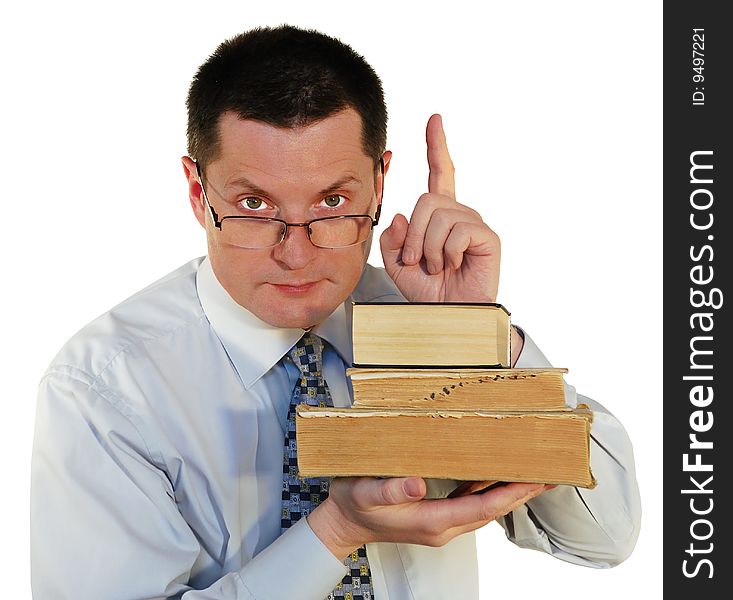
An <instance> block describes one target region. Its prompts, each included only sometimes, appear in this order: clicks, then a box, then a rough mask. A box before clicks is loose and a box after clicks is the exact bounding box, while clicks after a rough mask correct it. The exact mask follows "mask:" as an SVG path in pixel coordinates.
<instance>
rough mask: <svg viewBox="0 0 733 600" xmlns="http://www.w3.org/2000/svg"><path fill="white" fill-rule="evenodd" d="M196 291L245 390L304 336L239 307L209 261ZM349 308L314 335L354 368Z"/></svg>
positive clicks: (200, 272)
mask: <svg viewBox="0 0 733 600" xmlns="http://www.w3.org/2000/svg"><path fill="white" fill-rule="evenodd" d="M196 289H197V291H198V295H199V299H200V301H201V306H202V307H203V309H204V313H205V314H206V317H207V318H208V320H209V323H210V324H211V327H212V329H213V330H214V332H215V333H216V335H217V336H218V338H219V339H220V340H221V343H222V345H223V346H224V349H225V350H226V352H227V354H228V355H229V358H230V360H231V361H232V364H233V365H234V367H235V368H236V369H237V373H239V377H240V379H241V380H242V383H243V384H244V387H245V388H250V387H251V386H252V385H254V384H255V383H256V382H257V380H259V379H260V377H262V376H263V375H264V374H265V373H267V371H269V370H270V369H271V368H272V367H273V366H275V364H277V363H278V362H279V361H280V359H281V358H282V357H283V356H284V355H285V354H286V353H287V352H288V350H290V348H292V347H293V346H294V345H295V343H296V342H297V341H298V340H299V339H300V338H301V337H302V335H303V333H304V330H303V329H300V328H286V327H275V326H273V325H270V324H269V323H265V322H264V321H262V320H261V319H260V318H258V317H256V316H255V315H253V314H252V313H251V312H250V311H248V310H247V309H246V308H244V307H243V306H241V305H240V304H238V303H237V302H236V301H235V300H234V299H233V298H232V297H231V296H230V295H229V293H228V292H227V291H226V290H225V289H224V288H223V287H222V285H221V283H219V280H218V279H217V278H216V275H215V274H214V270H213V269H212V267H211V262H210V261H209V258H208V257H205V258H204V260H203V261H201V264H200V265H199V268H198V272H197V273H196ZM347 305H348V306H349V308H350V306H351V299H350V298H349V299H347V301H346V302H344V303H342V304H340V305H339V306H338V307H337V308H336V310H334V311H333V313H331V314H330V315H329V316H328V317H327V318H326V319H325V320H324V321H323V322H322V323H320V324H319V325H317V326H315V327H314V328H313V330H312V331H313V333H315V334H316V335H319V336H320V337H322V338H323V339H324V340H326V341H327V342H328V343H329V344H331V346H333V347H334V348H335V349H336V351H337V352H338V353H339V355H340V356H341V359H342V360H343V361H344V362H345V363H346V364H347V365H351V364H352V362H353V351H352V347H351V327H350V325H349V324H350V315H349V312H350V311H348V310H347Z"/></svg>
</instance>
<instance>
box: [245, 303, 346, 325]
mask: <svg viewBox="0 0 733 600" xmlns="http://www.w3.org/2000/svg"><path fill="white" fill-rule="evenodd" d="M290 308H291V310H289V311H287V312H282V313H281V312H279V311H277V310H274V311H270V312H268V313H267V314H264V315H257V316H258V317H259V318H260V319H262V320H263V321H265V322H266V323H268V324H270V325H272V326H273V327H282V328H284V329H293V328H298V327H299V328H300V329H309V328H310V327H315V326H316V325H318V324H319V323H321V322H322V321H325V320H326V318H327V317H328V315H330V314H331V313H332V312H333V311H334V310H335V307H333V308H331V309H323V308H309V307H307V306H304V307H300V306H293V305H290Z"/></svg>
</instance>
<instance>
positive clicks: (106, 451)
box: [30, 367, 346, 600]
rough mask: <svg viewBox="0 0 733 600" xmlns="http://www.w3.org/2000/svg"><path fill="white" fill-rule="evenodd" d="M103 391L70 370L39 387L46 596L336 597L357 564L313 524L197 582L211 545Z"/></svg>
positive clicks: (34, 518) (40, 538)
mask: <svg viewBox="0 0 733 600" xmlns="http://www.w3.org/2000/svg"><path fill="white" fill-rule="evenodd" d="M92 384H93V382H92V380H91V378H90V377H89V376H88V375H86V374H85V373H83V372H79V371H78V370H75V369H72V368H70V367H69V368H57V369H56V370H55V371H53V372H51V373H49V374H47V375H46V376H45V377H44V379H43V380H42V382H41V385H40V388H39V396H38V403H37V411H36V429H35V434H34V441H33V456H32V465H31V540H30V541H31V578H32V588H33V597H34V598H35V599H37V600H51V599H53V600H66V599H72V598H73V599H74V600H99V599H100V598H104V599H105V600H116V599H119V600H130V599H132V598H149V599H167V598H176V599H178V598H183V599H184V600H221V599H248V600H254V599H260V600H267V599H274V598H282V597H291V598H303V599H305V598H313V599H314V600H316V599H317V600H322V599H323V598H324V597H326V596H327V595H328V594H329V593H330V592H331V591H332V589H333V588H334V587H335V585H336V584H337V583H338V582H339V581H340V580H341V578H342V577H343V575H344V574H345V572H346V567H345V566H344V564H343V563H342V562H341V561H339V560H338V559H337V558H336V557H334V556H333V555H332V554H331V553H330V552H329V551H328V549H327V548H326V547H325V546H324V545H323V544H322V543H321V541H320V540H319V539H318V538H317V537H316V536H315V534H313V532H312V531H311V530H310V528H309V526H308V524H307V522H306V520H305V519H302V520H301V521H299V522H298V523H297V524H296V525H294V526H293V527H291V528H290V529H289V530H288V531H287V532H286V533H284V534H283V535H282V536H280V537H279V538H278V539H276V540H275V542H274V543H272V544H271V545H270V546H269V547H267V548H265V549H264V550H263V551H262V552H260V553H259V554H258V555H256V556H255V557H254V558H253V559H252V560H251V561H249V562H248V563H247V564H246V565H244V566H243V567H242V568H241V569H240V570H238V571H233V572H231V573H227V574H225V575H224V576H222V577H221V578H219V579H218V580H216V581H214V582H213V583H211V578H209V581H208V583H207V585H206V587H205V589H196V587H197V586H196V585H195V584H194V583H192V582H191V578H192V572H193V570H194V566H195V565H196V563H197V559H198V558H199V557H200V555H201V553H202V548H201V546H200V544H199V542H198V540H197V538H196V536H195V534H194V532H193V531H192V530H191V528H190V527H189V526H188V524H187V523H186V521H185V520H184V518H183V516H182V515H181V513H180V512H179V510H178V509H177V506H176V501H175V495H174V491H173V487H172V484H171V482H170V481H169V479H168V477H167V476H166V471H165V469H164V468H163V464H162V458H161V457H160V456H157V455H156V450H155V449H154V448H152V447H150V446H149V445H148V444H146V441H145V440H144V439H143V436H141V434H140V432H139V430H138V427H136V425H135V420H134V419H132V418H131V416H130V415H129V414H126V408H125V404H124V403H122V402H115V400H114V395H113V394H111V393H110V394H107V393H104V394H100V393H99V391H98V390H95V389H94V386H93V385H92ZM293 557H298V558H297V560H293ZM285 564H287V565H288V570H287V574H286V575H285V574H284V569H283V565H285ZM284 575H285V576H284ZM275 586H277V587H275Z"/></svg>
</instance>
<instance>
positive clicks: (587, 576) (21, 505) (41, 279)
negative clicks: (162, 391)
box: [0, 0, 662, 600]
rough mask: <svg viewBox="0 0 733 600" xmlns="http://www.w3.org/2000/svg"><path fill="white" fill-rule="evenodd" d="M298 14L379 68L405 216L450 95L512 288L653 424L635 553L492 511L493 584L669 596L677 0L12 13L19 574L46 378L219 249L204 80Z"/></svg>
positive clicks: (11, 297) (636, 436) (6, 422)
mask: <svg viewBox="0 0 733 600" xmlns="http://www.w3.org/2000/svg"><path fill="white" fill-rule="evenodd" d="M395 4H397V3H395ZM355 6H359V8H358V9H357V8H354V7H355ZM283 22H288V23H291V24H295V25H301V26H308V27H315V28H317V29H320V30H322V31H324V32H325V33H329V34H332V35H336V36H337V37H340V38H341V39H343V40H344V41H346V42H347V43H349V44H350V45H352V46H353V47H354V49H356V50H357V51H358V52H360V53H362V54H363V55H364V56H365V57H366V59H367V60H368V61H369V62H370V63H371V64H372V65H373V66H374V68H375V69H376V71H377V72H378V73H379V74H380V75H381V77H382V79H383V83H384V87H385V92H386V96H387V103H388V108H389V114H390V120H389V128H388V147H389V149H391V150H392V151H393V152H394V158H393V161H392V166H391V169H390V172H389V175H388V177H387V183H386V194H385V199H384V211H383V215H384V223H389V222H390V220H391V218H392V216H393V215H394V213H395V212H397V211H401V212H406V213H407V214H409V212H410V211H411V209H412V206H413V204H414V202H415V200H416V199H417V197H418V196H419V195H420V194H421V193H422V192H424V191H426V190H427V165H426V160H425V142H424V128H425V124H426V122H427V119H428V117H429V116H430V114H432V113H433V112H439V113H441V114H442V115H443V118H444V124H445V128H446V132H447V138H448V145H449V149H450V151H451V153H452V156H453V160H454V162H455V164H456V167H457V174H456V176H457V195H458V200H459V201H461V202H463V203H466V204H470V205H471V206H473V207H474V208H476V209H477V210H479V211H480V212H481V214H482V215H483V216H484V218H485V220H486V221H487V222H488V223H489V224H490V225H491V226H492V228H494V229H495V230H496V231H497V232H498V233H499V235H500V236H501V238H502V250H503V252H502V253H503V261H502V280H501V285H500V289H499V301H500V302H502V303H503V304H504V305H505V306H507V308H508V309H509V310H510V311H511V313H512V319H513V322H515V323H517V324H519V325H522V326H523V327H524V328H526V329H527V331H528V332H529V333H530V335H532V337H533V338H534V339H535V341H537V343H538V344H539V345H540V347H541V348H542V349H543V350H544V352H545V354H546V355H547V356H548V358H549V359H550V360H551V361H552V362H553V363H554V364H555V366H562V367H567V368H568V369H569V373H568V375H567V377H566V378H567V380H568V381H569V382H570V383H572V384H573V385H575V386H576V388H577V389H578V391H579V392H580V393H582V394H585V395H588V396H590V397H592V398H594V399H596V400H598V401H600V402H602V403H603V404H605V405H606V406H607V407H608V408H609V409H610V410H611V411H612V412H614V413H615V414H616V415H617V416H618V417H619V418H620V419H621V421H622V422H623V423H624V424H625V425H626V428H627V430H628V432H629V435H630V437H631V439H632V441H633V443H634V448H635V452H636V459H637V468H638V479H639V482H640V486H641V492H642V502H643V510H644V516H643V526H642V531H641V535H640V538H639V542H638V545H637V547H636V550H635V552H634V554H633V555H632V556H631V558H629V559H628V560H627V561H626V562H625V563H623V564H622V565H620V566H618V567H616V568H615V569H610V570H605V571H604V570H595V569H589V568H585V567H579V566H573V565H569V564H566V563H563V562H561V561H559V560H556V559H553V558H551V557H548V556H545V555H544V554H541V553H538V552H532V551H528V550H521V549H519V548H517V547H515V546H514V545H512V544H510V543H509V542H507V541H506V540H505V539H503V534H502V532H501V531H500V528H499V527H498V526H496V525H489V526H487V527H486V528H484V529H483V530H481V531H480V532H479V544H480V546H479V552H480V554H479V558H480V560H481V563H482V571H481V585H482V588H481V589H482V596H481V597H482V598H492V597H496V596H497V595H503V594H505V593H507V594H510V595H511V597H516V595H517V593H519V595H520V597H525V596H529V595H530V594H531V595H535V594H537V595H539V596H540V597H542V598H543V599H544V600H550V599H555V598H558V599H559V598H562V599H563V600H566V599H568V598H581V597H583V596H585V595H588V594H592V595H593V596H594V598H596V599H597V600H601V599H605V598H608V599H611V598H613V599H614V600H617V599H618V598H624V597H627V598H629V597H631V598H636V597H646V598H661V550H662V531H661V522H662V506H661V498H662V492H661V462H662V460H661V459H662V456H661V441H662V431H661V423H662V414H661V413H662V387H661V350H662V347H661V345H662V329H661V324H662V311H661V299H662V296H661V283H662V269H661V239H662V220H661V216H662V191H661V186H662V184H661V177H662V3H661V1H658V2H638V1H633V2H632V1H620V2H614V3H591V2H584V1H574V2H570V1H563V2H545V1H533V2H505V1H503V0H502V1H496V2H481V3H478V2H476V3H469V2H458V1H454V2H451V3H445V2H426V1H423V2H421V3H414V6H413V5H410V7H409V8H408V5H407V3H400V4H398V5H397V6H394V5H393V6H389V5H388V4H385V3H381V2H363V3H361V4H357V3H354V2H333V3H329V2H283V1H278V2H266V3H249V2H244V1H239V2H211V1H210V2H189V1H184V0H179V1H177V2H152V1H146V2H139V1H133V0H127V1H125V2H120V3H115V4H114V5H112V4H110V3H92V2H89V3H84V2H79V1H69V2H59V3H56V2H41V3H37V2H36V3H34V2H27V3H24V4H22V5H21V4H20V3H16V4H15V5H14V6H12V7H10V8H8V7H6V8H5V9H4V10H3V18H2V23H1V24H0V45H1V48H0V50H1V52H0V60H2V80H3V92H2V95H1V97H0V103H2V106H1V108H2V110H0V119H1V120H2V122H1V125H2V143H0V153H1V155H0V159H1V160H0V165H1V167H0V168H1V171H0V172H1V173H2V188H1V189H2V191H3V194H2V209H3V216H2V225H3V231H2V236H0V238H1V239H0V243H2V256H3V259H4V261H3V271H4V273H3V276H2V280H3V287H2V292H1V293H0V298H2V302H3V309H4V310H3V312H2V314H3V317H4V321H5V322H4V324H3V329H2V340H3V343H2V347H1V348H2V357H1V358H2V360H1V361H0V365H1V367H2V370H3V372H2V381H3V387H4V393H3V397H4V406H5V409H4V414H5V418H4V419H3V420H2V435H1V436H0V444H1V445H2V448H1V451H0V461H2V462H1V463H0V469H1V470H0V473H2V481H3V484H2V510H1V511H0V518H2V522H0V531H2V536H3V541H2V544H0V548H1V549H0V552H1V553H2V555H1V556H0V564H2V565H3V571H4V576H3V583H2V592H0V595H2V597H3V598H13V599H17V600H23V599H26V598H30V597H31V596H30V584H29V578H30V574H29V560H28V555H29V546H28V520H29V517H28V515H29V511H28V498H29V493H28V486H29V463H30V452H31V443H32V435H33V418H34V411H35V393H36V386H37V383H38V380H39V378H40V377H41V375H42V373H43V371H44V369H45V367H46V365H47V364H48V363H49V361H50V360H51V358H52V357H53V355H54V354H55V353H56V351H57V350H58V349H59V348H60V346H61V345H62V344H63V343H64V341H65V340H66V339H67V338H68V337H69V336H71V335H72V334H73V333H74V332H75V331H76V330H77V329H79V328H80V327H81V326H82V325H84V324H85V323H87V322H88V321H89V320H91V319H92V318H94V317H96V316H97V315H98V314H100V313H102V312H104V311H105V310H107V309H108V308H110V307H111V306H112V305H114V304H116V303H117V302H119V301H120V300H122V299H124V298H126V297H127V296H129V295H130V294H132V293H133V292H135V291H137V290H138V289H139V288H141V287H142V286H144V285H146V284H147V283H149V282H151V281H152V280H154V279H157V278H158V277H160V276H162V275H163V274H165V273H167V272H169V271H171V270H172V269H174V268H175V267H178V266H179V265H181V264H183V263H184V262H186V261H188V260H189V259H190V258H193V257H195V256H198V255H201V254H203V253H204V251H205V246H204V236H203V231H202V230H201V229H200V227H199V226H198V224H197V223H196V221H195V220H194V218H193V215H192V214H191V212H190V209H189V206H188V200H187V195H186V186H185V182H184V178H183V174H182V173H183V171H182V167H181V166H180V161H179V159H180V156H181V155H183V154H185V152H186V145H185V126H186V114H185V105H184V101H185V95H186V91H187V88H188V84H189V82H190V80H191V77H192V76H193V74H194V72H195V70H196V68H197V67H198V65H199V64H200V63H201V62H203V61H204V60H205V59H206V58H207V56H208V55H209V53H211V52H212V51H213V50H214V48H215V47H216V45H217V44H218V43H219V42H221V41H222V40H223V39H224V38H226V37H229V36H230V35H233V34H235V33H238V32H240V31H242V30H244V29H247V28H250V27H253V26H257V25H278V24H280V23H283ZM381 230H382V227H380V232H381ZM375 248H376V245H375ZM380 261H381V259H380V257H379V254H378V252H373V253H372V255H371V257H370V262H372V263H373V264H377V265H378V264H380ZM446 576H450V574H448V573H446ZM43 600H47V599H43ZM100 600H104V599H100Z"/></svg>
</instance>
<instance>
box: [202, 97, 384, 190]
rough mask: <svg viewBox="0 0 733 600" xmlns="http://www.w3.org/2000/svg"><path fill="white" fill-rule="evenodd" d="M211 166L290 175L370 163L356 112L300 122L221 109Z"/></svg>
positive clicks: (326, 173) (351, 168)
mask: <svg viewBox="0 0 733 600" xmlns="http://www.w3.org/2000/svg"><path fill="white" fill-rule="evenodd" d="M210 166H211V168H212V170H215V171H217V172H219V173H220V174H221V175H224V176H225V177H228V176H234V174H236V173H238V172H240V173H241V172H248V173H250V174H256V173H259V174H260V175H261V176H264V177H274V178H277V179H284V180H291V179H302V178H303V177H307V176H308V175H312V176H317V175H318V174H321V175H323V176H329V175H334V174H337V173H340V172H343V171H345V170H346V171H359V172H362V171H364V172H365V173H368V172H369V171H370V170H371V169H373V165H372V160H371V158H370V157H369V156H367V155H366V153H365V152H364V148H363V143H362V122H361V117H360V116H359V114H358V113H357V112H356V111H354V110H352V109H347V110H344V111H341V112H339V113H336V114H334V115H332V116H330V117H327V118H325V119H322V120H321V121H317V122H315V123H311V124H309V125H306V126H304V127H295V128H286V127H275V126H273V125H269V124H267V123H263V122H261V121H253V120H250V119H240V118H239V117H238V116H237V115H235V114H234V113H231V112H228V113H224V114H223V115H222V116H221V118H220V120H219V153H218V157H217V159H216V160H215V161H213V162H212V163H211V165H210Z"/></svg>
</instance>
